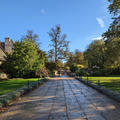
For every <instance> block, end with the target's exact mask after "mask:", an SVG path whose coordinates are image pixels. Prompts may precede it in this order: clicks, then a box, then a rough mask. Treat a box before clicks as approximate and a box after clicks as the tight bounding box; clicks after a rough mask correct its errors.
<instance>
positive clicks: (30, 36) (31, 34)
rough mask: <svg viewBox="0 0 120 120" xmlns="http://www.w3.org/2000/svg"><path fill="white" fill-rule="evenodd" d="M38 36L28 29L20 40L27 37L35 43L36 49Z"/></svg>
mask: <svg viewBox="0 0 120 120" xmlns="http://www.w3.org/2000/svg"><path fill="white" fill-rule="evenodd" d="M38 38H39V37H38V35H37V34H34V32H33V31H32V30H28V31H27V34H26V35H25V36H23V37H22V40H24V39H27V40H29V41H30V42H33V43H34V44H35V45H36V47H37V49H38V50H39V47H40V43H39V42H38Z"/></svg>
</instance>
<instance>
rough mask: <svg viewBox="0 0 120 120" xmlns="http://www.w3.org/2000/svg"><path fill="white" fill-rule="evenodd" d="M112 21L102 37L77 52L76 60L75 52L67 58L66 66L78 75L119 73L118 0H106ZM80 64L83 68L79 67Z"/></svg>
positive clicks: (119, 31) (119, 10) (119, 26)
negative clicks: (78, 60) (82, 50)
mask: <svg viewBox="0 0 120 120" xmlns="http://www.w3.org/2000/svg"><path fill="white" fill-rule="evenodd" d="M108 1H109V2H110V5H109V7H108V9H109V12H110V14H112V15H113V18H112V19H113V22H112V23H111V24H110V26H109V28H108V30H107V31H106V32H105V33H103V35H102V36H103V39H101V40H94V41H93V42H92V43H91V44H90V45H89V46H88V48H87V49H86V50H85V51H84V52H83V53H81V52H79V55H80V57H79V59H80V58H81V60H80V61H81V62H77V59H78V58H77V59H76V55H77V54H76V52H75V53H74V54H71V55H70V57H69V59H68V60H67V63H66V67H68V68H69V69H70V70H71V71H72V72H75V73H76V74H78V73H79V75H86V74H87V75H91V76H96V75H97V76H104V75H119V74H120V0H108ZM79 64H82V65H83V66H84V68H79V67H78V66H79Z"/></svg>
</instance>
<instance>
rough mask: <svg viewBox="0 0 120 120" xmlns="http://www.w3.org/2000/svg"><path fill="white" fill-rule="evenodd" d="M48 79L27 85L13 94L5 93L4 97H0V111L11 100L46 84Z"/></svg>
mask: <svg viewBox="0 0 120 120" xmlns="http://www.w3.org/2000/svg"><path fill="white" fill-rule="evenodd" d="M47 80H48V79H41V80H38V81H37V82H33V83H29V84H28V85H25V86H24V87H22V88H19V89H17V90H15V91H13V92H10V93H7V94H5V95H1V96H0V110H1V109H2V108H3V107H6V106H8V105H9V104H10V103H11V102H12V101H13V100H15V99H17V98H18V97H20V96H22V95H24V94H26V93H28V92H29V91H31V90H33V89H34V88H37V87H38V86H40V85H41V84H43V83H44V82H46V81H47Z"/></svg>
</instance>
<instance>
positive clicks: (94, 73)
mask: <svg viewBox="0 0 120 120" xmlns="http://www.w3.org/2000/svg"><path fill="white" fill-rule="evenodd" d="M108 74H109V73H108V72H107V70H105V69H96V70H93V71H91V74H90V75H91V76H107V75H108Z"/></svg>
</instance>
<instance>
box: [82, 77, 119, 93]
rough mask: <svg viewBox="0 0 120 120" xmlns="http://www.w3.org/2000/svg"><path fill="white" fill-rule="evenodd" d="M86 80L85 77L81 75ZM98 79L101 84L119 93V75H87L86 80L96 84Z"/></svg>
mask: <svg viewBox="0 0 120 120" xmlns="http://www.w3.org/2000/svg"><path fill="white" fill-rule="evenodd" d="M82 79H83V80H86V79H87V77H82ZM98 80H100V84H101V86H104V87H106V88H108V89H110V90H113V91H116V92H119V93H120V77H88V81H91V82H93V83H95V84H98Z"/></svg>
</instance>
